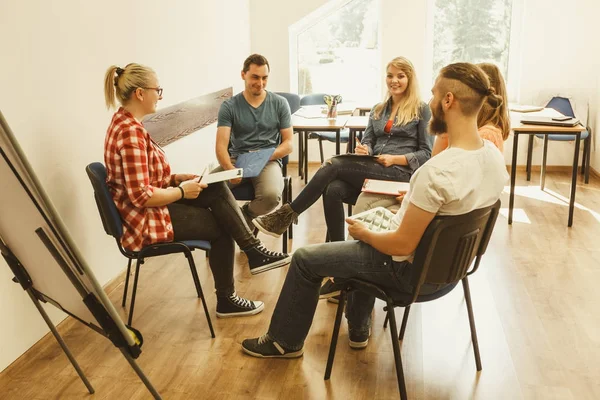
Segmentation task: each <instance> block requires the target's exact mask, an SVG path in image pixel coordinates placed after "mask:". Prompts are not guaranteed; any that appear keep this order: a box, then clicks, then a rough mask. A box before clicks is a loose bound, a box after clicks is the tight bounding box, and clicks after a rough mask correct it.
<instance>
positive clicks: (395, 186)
mask: <svg viewBox="0 0 600 400" xmlns="http://www.w3.org/2000/svg"><path fill="white" fill-rule="evenodd" d="M409 188H410V183H408V182H396V181H380V180H378V179H365V182H364V183H363V187H362V190H361V191H362V192H366V193H378V194H389V195H392V196H398V194H400V193H406V192H408V189H409Z"/></svg>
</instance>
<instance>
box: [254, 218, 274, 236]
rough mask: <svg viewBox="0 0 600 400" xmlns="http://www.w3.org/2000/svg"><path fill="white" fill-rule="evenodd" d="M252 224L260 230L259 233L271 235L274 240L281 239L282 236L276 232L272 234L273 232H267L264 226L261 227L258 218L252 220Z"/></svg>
mask: <svg viewBox="0 0 600 400" xmlns="http://www.w3.org/2000/svg"><path fill="white" fill-rule="evenodd" d="M252 224H253V225H254V226H255V227H257V228H258V230H259V231H261V232H262V233H264V234H265V235H269V236H272V237H274V238H278V237H281V234H279V235H278V234H277V233H274V232H271V231H268V230H266V229H265V228H264V227H263V226H262V225H261V224H260V223H259V222H258V220H257V218H254V219H253V220H252Z"/></svg>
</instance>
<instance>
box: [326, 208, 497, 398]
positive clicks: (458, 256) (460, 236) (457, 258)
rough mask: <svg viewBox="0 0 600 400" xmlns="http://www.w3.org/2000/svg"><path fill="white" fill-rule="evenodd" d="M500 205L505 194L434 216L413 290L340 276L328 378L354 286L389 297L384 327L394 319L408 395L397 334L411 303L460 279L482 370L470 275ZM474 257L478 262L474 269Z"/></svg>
mask: <svg viewBox="0 0 600 400" xmlns="http://www.w3.org/2000/svg"><path fill="white" fill-rule="evenodd" d="M499 210H500V200H498V201H497V202H496V203H495V204H494V205H492V206H489V207H485V208H480V209H477V210H474V211H471V212H470V213H467V214H463V215H455V216H437V217H435V218H434V219H433V221H432V222H431V223H430V224H429V226H428V227H427V229H426V230H425V233H424V234H423V237H422V238H421V241H420V242H419V245H418V246H417V249H416V251H415V254H414V261H413V267H414V270H413V271H414V272H413V277H412V282H411V286H412V287H413V288H414V290H413V291H412V293H404V292H399V291H394V290H393V289H389V288H386V287H382V286H379V285H375V284H372V283H369V282H366V281H363V280H360V279H348V280H344V281H341V283H343V284H344V285H345V288H344V289H343V290H342V292H341V295H340V301H339V304H338V308H337V313H336V319H335V324H334V328H333V335H332V337H331V346H330V348H329V357H328V359H327V367H326V369H325V379H326V380H327V379H329V378H330V376H331V369H332V367H333V360H334V357H335V348H336V345H337V338H338V335H339V331H340V325H341V322H342V312H343V310H344V305H345V301H346V295H347V292H348V291H350V290H359V291H361V292H365V293H368V294H371V295H373V296H375V297H377V298H379V299H381V300H383V301H385V302H386V307H385V308H384V310H385V311H386V313H387V314H386V322H385V323H384V327H385V326H386V325H387V321H388V320H389V321H390V328H391V329H390V335H391V338H392V348H393V351H394V361H395V365H396V376H397V380H398V388H399V390H400V397H401V398H402V399H406V398H407V394H406V384H405V381H404V372H403V369H402V359H401V356H400V346H399V343H398V341H399V340H397V337H399V339H400V340H402V339H403V337H404V331H405V329H406V324H407V321H408V313H409V310H410V307H411V305H412V304H414V303H423V302H427V301H432V300H435V299H438V298H440V297H443V296H445V295H446V294H448V293H450V291H452V289H454V288H455V287H456V285H457V284H458V282H462V286H463V291H464V294H465V303H466V306H467V312H468V316H469V326H470V329H471V340H472V342H473V352H474V355H475V364H476V367H477V371H481V369H482V367H481V358H480V355H479V345H478V341H477V332H476V330H475V320H474V316H473V306H472V303H471V292H470V290H469V281H468V276H469V275H471V274H473V273H474V272H475V271H476V270H477V269H478V268H479V264H480V262H481V257H482V256H483V254H484V253H485V251H486V249H487V245H488V243H489V240H490V237H491V235H492V231H493V229H494V225H495V223H496V219H497V218H498V212H499ZM473 261H475V263H474V265H473V267H472V268H471V269H469V268H470V267H471V264H473ZM336 282H337V281H336ZM424 284H427V292H426V293H423V294H422V293H421V289H422V288H423V285H424ZM395 307H405V309H404V317H403V318H402V326H401V328H400V335H399V336H398V333H397V332H398V331H397V325H396V317H395V314H394V310H395Z"/></svg>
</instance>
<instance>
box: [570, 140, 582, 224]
mask: <svg viewBox="0 0 600 400" xmlns="http://www.w3.org/2000/svg"><path fill="white" fill-rule="evenodd" d="M580 141H581V132H577V133H576V138H575V155H574V156H573V178H572V180H571V197H570V198H569V223H568V225H567V226H568V227H571V226H573V210H574V209H575V189H577V166H578V165H579V145H580V143H579V142H580Z"/></svg>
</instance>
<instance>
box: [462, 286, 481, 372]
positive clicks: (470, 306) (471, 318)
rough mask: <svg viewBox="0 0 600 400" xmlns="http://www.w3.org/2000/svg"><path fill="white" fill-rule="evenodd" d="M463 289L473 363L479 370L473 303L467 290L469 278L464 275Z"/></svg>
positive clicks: (479, 360) (479, 359)
mask: <svg viewBox="0 0 600 400" xmlns="http://www.w3.org/2000/svg"><path fill="white" fill-rule="evenodd" d="M462 284H463V290H464V292H465V302H466V303H467V312H468V314H469V325H470V327H471V341H472V342H473V352H474V353H475V365H476V366H477V371H481V357H480V355H479V342H478V341H477V331H476V330H475V317H474V316H473V304H472V303H471V291H470V290H469V280H468V279H467V277H465V278H464V279H463V280H462Z"/></svg>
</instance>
